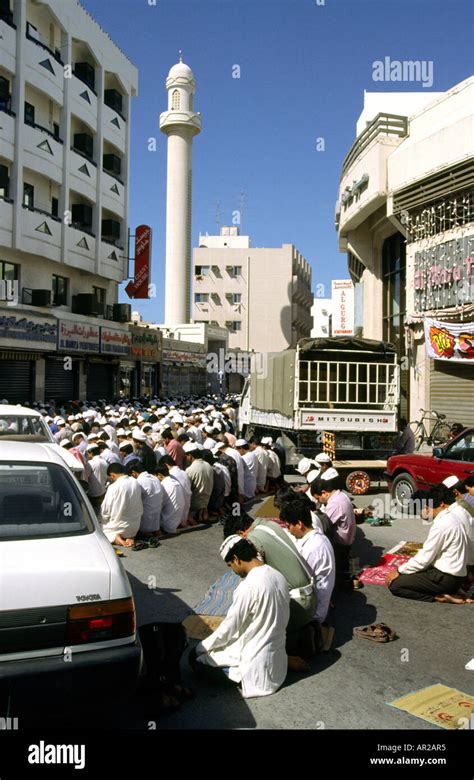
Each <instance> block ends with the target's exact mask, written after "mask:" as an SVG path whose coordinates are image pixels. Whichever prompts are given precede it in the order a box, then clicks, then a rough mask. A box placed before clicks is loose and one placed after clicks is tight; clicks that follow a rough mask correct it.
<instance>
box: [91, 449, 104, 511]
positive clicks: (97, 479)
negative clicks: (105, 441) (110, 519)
mask: <svg viewBox="0 0 474 780" xmlns="http://www.w3.org/2000/svg"><path fill="white" fill-rule="evenodd" d="M86 453H87V461H88V463H89V466H90V468H91V472H90V474H89V476H88V481H87V484H88V487H89V501H90V502H91V504H92V506H93V507H94V509H95V511H96V512H97V513H99V511H100V507H101V504H102V500H103V498H104V495H105V490H106V486H107V465H108V464H107V463H106V462H105V460H104V459H103V458H102V457H101V456H100V449H99V447H98V446H97V445H96V444H89V446H88V447H87V450H86Z"/></svg>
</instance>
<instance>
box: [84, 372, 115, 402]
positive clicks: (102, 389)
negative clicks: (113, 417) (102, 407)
mask: <svg viewBox="0 0 474 780" xmlns="http://www.w3.org/2000/svg"><path fill="white" fill-rule="evenodd" d="M113 378H114V377H113V366H112V364H110V363H90V365H89V372H88V374H87V400H88V401H98V400H99V398H105V399H107V400H111V399H112V397H113V394H114V392H113Z"/></svg>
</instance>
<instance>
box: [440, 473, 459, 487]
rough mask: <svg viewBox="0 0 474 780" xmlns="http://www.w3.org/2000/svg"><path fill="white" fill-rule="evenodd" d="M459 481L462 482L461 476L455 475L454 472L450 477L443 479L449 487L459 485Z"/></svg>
mask: <svg viewBox="0 0 474 780" xmlns="http://www.w3.org/2000/svg"><path fill="white" fill-rule="evenodd" d="M458 482H461V480H460V479H459V477H455V476H454V474H452V475H451V476H449V477H446V479H443V483H442V484H443V485H444V486H445V487H447V488H452V487H454V485H457V484H458Z"/></svg>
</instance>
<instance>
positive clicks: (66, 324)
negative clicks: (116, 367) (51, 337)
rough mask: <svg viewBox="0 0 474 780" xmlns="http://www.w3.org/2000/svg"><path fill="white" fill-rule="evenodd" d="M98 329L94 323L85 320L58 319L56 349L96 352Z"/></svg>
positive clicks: (98, 345)
mask: <svg viewBox="0 0 474 780" xmlns="http://www.w3.org/2000/svg"><path fill="white" fill-rule="evenodd" d="M99 348H100V331H99V327H98V326H96V325H90V324H89V323H85V322H72V321H70V320H60V321H59V332H58V349H65V350H67V351H68V352H89V353H91V352H92V353H94V352H98V351H99Z"/></svg>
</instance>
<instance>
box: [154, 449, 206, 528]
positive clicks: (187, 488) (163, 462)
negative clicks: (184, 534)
mask: <svg viewBox="0 0 474 780" xmlns="http://www.w3.org/2000/svg"><path fill="white" fill-rule="evenodd" d="M158 465H159V466H166V468H167V469H168V473H169V475H170V477H174V478H175V479H177V480H178V482H179V484H180V485H181V487H182V488H183V493H184V498H185V504H184V509H183V517H182V520H181V523H180V525H181V526H182V527H183V528H185V527H186V526H187V525H197V523H196V522H195V521H194V520H193V519H192V518H191V517H190V516H189V508H190V506H191V495H192V488H191V480H190V479H189V476H188V474H187V473H186V472H185V471H183V469H180V468H179V466H177V465H176V464H175V462H174V460H173V458H172V457H171V456H170V455H163V457H162V458H160V460H159V462H158Z"/></svg>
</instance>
